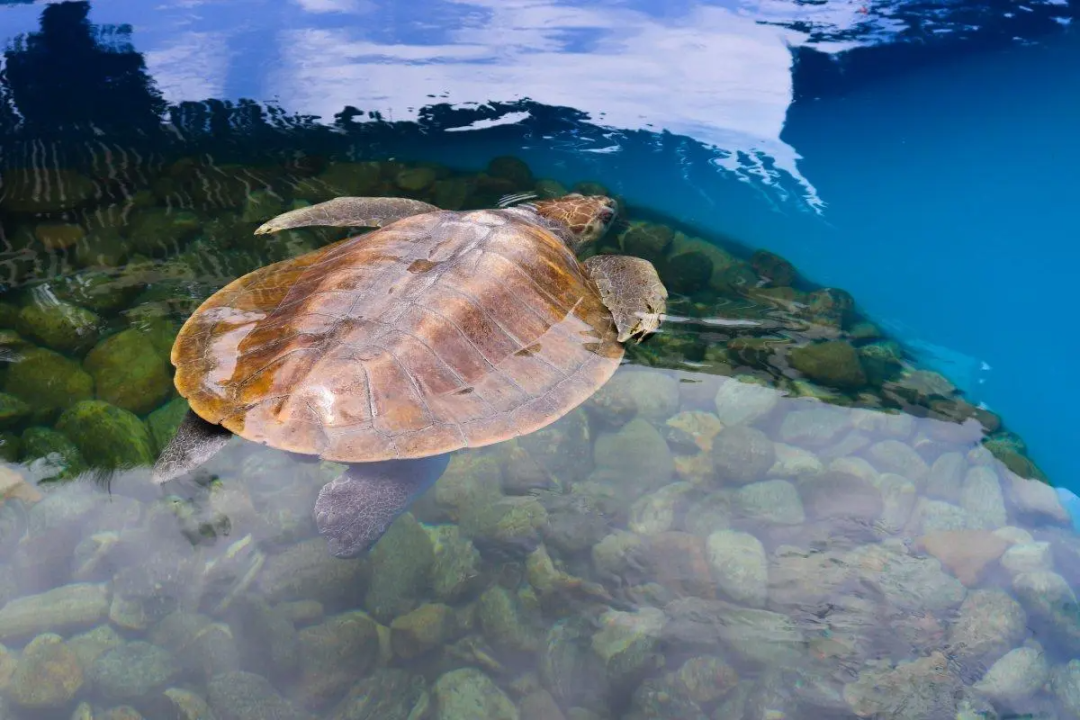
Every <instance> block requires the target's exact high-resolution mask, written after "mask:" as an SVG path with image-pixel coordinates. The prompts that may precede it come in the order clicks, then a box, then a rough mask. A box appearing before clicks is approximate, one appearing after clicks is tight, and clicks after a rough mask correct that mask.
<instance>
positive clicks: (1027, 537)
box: [994, 525, 1035, 545]
mask: <svg viewBox="0 0 1080 720" xmlns="http://www.w3.org/2000/svg"><path fill="white" fill-rule="evenodd" d="M994 534H995V535H997V536H998V537H999V538H1002V539H1004V540H1007V541H1008V542H1010V543H1011V544H1013V545H1024V544H1027V543H1033V542H1035V538H1034V536H1032V534H1031V533H1029V532H1028V531H1027V530H1025V529H1023V528H1018V527H1016V526H1015V525H1006V526H1005V527H1002V528H998V529H997V530H995V531H994Z"/></svg>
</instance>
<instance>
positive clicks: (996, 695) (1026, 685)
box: [974, 647, 1050, 702]
mask: <svg viewBox="0 0 1080 720" xmlns="http://www.w3.org/2000/svg"><path fill="white" fill-rule="evenodd" d="M1049 678H1050V665H1049V664H1048V663H1047V661H1046V655H1045V653H1043V650H1042V648H1040V647H1022V648H1016V649H1014V650H1010V651H1009V652H1008V653H1006V654H1005V655H1004V656H1003V657H1002V658H1001V659H999V660H998V661H997V662H995V663H994V664H993V665H991V666H990V669H989V670H987V671H986V674H985V675H983V677H982V679H981V680H979V682H977V683H975V685H974V688H975V689H976V690H978V691H979V692H980V693H982V694H983V695H986V696H987V697H989V698H991V699H993V700H998V701H1006V702H1016V701H1018V700H1023V699H1024V698H1027V697H1030V696H1031V695H1034V694H1035V693H1037V692H1038V691H1039V690H1041V689H1042V687H1043V685H1045V684H1046V681H1047V680H1049Z"/></svg>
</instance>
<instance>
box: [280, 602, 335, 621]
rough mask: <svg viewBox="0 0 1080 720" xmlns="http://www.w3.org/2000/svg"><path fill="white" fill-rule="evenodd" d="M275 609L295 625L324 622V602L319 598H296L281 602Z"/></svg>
mask: <svg viewBox="0 0 1080 720" xmlns="http://www.w3.org/2000/svg"><path fill="white" fill-rule="evenodd" d="M274 609H275V610H277V611H278V612H279V613H281V616H282V617H284V618H286V619H287V620H288V621H289V622H291V623H292V624H293V625H295V626H299V627H304V626H306V625H314V624H315V623H318V622H322V619H323V616H324V612H323V604H322V603H321V602H319V601H318V600H296V601H294V602H284V603H279V604H278V605H275V606H274Z"/></svg>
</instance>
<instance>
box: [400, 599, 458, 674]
mask: <svg viewBox="0 0 1080 720" xmlns="http://www.w3.org/2000/svg"><path fill="white" fill-rule="evenodd" d="M456 632H457V617H456V616H455V614H454V610H453V608H451V607H450V606H448V605H442V604H432V603H429V604H427V605H421V606H420V607H418V608H416V609H415V610H413V611H412V612H409V613H406V614H404V615H399V616H398V617H396V618H394V621H393V622H392V623H391V624H390V640H391V643H392V644H393V647H394V655H395V656H397V657H399V658H403V659H405V660H410V659H412V658H415V657H418V656H420V655H423V654H424V653H426V652H428V651H430V650H433V649H435V648H436V647H439V646H440V645H443V644H444V643H447V642H448V641H449V640H450V639H451V638H452V637H453V636H454V635H455V634H456Z"/></svg>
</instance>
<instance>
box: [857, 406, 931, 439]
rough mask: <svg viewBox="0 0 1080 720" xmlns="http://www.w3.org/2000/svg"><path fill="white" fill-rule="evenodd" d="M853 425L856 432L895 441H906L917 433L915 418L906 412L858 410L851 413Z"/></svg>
mask: <svg viewBox="0 0 1080 720" xmlns="http://www.w3.org/2000/svg"><path fill="white" fill-rule="evenodd" d="M851 424H852V426H853V427H854V428H855V429H856V430H862V431H863V432H866V433H869V434H871V435H883V436H885V437H886V438H892V439H895V440H906V439H908V438H909V437H911V435H912V433H914V432H915V418H914V417H912V416H911V415H909V414H908V413H905V412H880V411H877V410H864V409H862V408H856V409H854V410H852V411H851Z"/></svg>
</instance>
